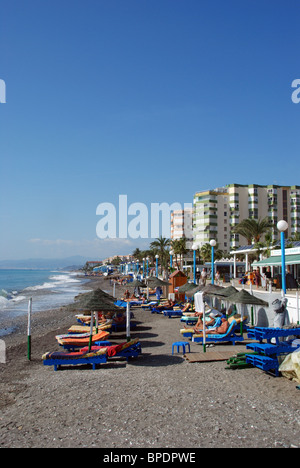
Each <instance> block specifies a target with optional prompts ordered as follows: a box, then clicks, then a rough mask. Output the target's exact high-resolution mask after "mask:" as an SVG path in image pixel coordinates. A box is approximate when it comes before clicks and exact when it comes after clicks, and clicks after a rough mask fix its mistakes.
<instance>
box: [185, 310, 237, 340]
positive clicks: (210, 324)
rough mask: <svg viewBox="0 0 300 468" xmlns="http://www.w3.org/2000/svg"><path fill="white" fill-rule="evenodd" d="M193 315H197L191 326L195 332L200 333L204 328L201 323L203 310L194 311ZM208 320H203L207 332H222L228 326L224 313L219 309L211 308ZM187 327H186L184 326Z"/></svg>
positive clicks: (225, 330)
mask: <svg viewBox="0 0 300 468" xmlns="http://www.w3.org/2000/svg"><path fill="white" fill-rule="evenodd" d="M195 316H197V317H198V321H197V323H196V325H195V326H194V327H193V330H194V332H195V333H202V332H203V329H204V324H203V312H195ZM209 318H210V320H208V321H205V331H206V333H207V334H210V333H213V334H224V333H226V332H227V330H228V328H229V322H228V320H227V317H226V315H225V314H224V313H223V312H220V311H219V310H216V309H212V310H211V312H210V314H209ZM184 328H188V327H186V326H185V327H184Z"/></svg>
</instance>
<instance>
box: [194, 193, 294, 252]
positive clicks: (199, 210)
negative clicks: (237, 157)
mask: <svg viewBox="0 0 300 468" xmlns="http://www.w3.org/2000/svg"><path fill="white" fill-rule="evenodd" d="M265 217H268V218H269V220H270V224H271V233H272V237H273V240H278V239H279V233H278V230H277V222H278V221H279V220H280V219H284V220H285V221H287V223H288V225H289V227H288V230H287V233H286V235H287V236H291V235H294V234H296V233H300V186H298V185H293V186H290V187H286V186H279V185H255V184H252V185H239V184H230V185H226V187H222V188H218V189H214V190H208V191H205V192H198V193H196V194H195V196H194V222H193V230H194V242H195V243H196V244H197V245H198V246H199V247H201V246H202V245H203V244H204V243H207V242H209V241H210V240H211V239H215V240H216V241H217V242H218V244H219V248H220V249H222V250H227V251H229V250H232V249H233V248H235V247H239V246H240V245H245V244H246V243H247V241H246V239H245V238H243V237H242V236H240V235H238V234H235V233H234V232H233V228H234V227H235V226H236V225H237V224H239V223H240V222H241V221H242V220H243V219H247V218H253V219H255V220H259V219H263V218H265Z"/></svg>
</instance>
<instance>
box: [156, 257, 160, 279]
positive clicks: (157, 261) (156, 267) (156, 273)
mask: <svg viewBox="0 0 300 468" xmlns="http://www.w3.org/2000/svg"><path fill="white" fill-rule="evenodd" d="M158 257H159V255H158V254H156V255H155V258H156V272H155V276H156V278H157V277H158Z"/></svg>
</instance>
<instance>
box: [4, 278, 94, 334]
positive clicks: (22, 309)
mask: <svg viewBox="0 0 300 468" xmlns="http://www.w3.org/2000/svg"><path fill="white" fill-rule="evenodd" d="M86 281H87V280H85V279H82V278H79V277H78V274H77V273H75V272H67V271H53V270H0V336H4V335H5V334H7V333H11V331H12V330H11V328H7V323H8V321H9V322H11V320H12V319H13V318H14V317H18V316H20V315H25V314H27V311H28V302H29V298H32V313H35V312H38V311H45V310H49V309H54V308H57V307H60V306H63V305H66V304H69V303H70V302H72V301H73V299H74V297H75V296H76V295H77V294H79V293H80V292H82V289H81V285H82V284H83V283H84V282H86Z"/></svg>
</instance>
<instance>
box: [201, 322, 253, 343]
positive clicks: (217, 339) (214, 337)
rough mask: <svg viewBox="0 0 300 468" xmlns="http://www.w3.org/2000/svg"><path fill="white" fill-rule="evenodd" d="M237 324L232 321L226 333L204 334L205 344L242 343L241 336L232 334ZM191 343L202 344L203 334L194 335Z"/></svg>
mask: <svg viewBox="0 0 300 468" xmlns="http://www.w3.org/2000/svg"><path fill="white" fill-rule="evenodd" d="M236 325H237V323H236V320H233V321H232V322H231V324H230V326H229V328H228V330H227V332H226V333H223V334H218V333H217V334H212V333H208V334H206V343H224V342H231V343H232V344H233V345H235V343H236V341H244V338H243V337H242V336H237V335H236V334H235V332H234V328H235V327H236ZM192 341H193V342H194V343H203V333H201V334H194V335H193V337H192Z"/></svg>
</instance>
